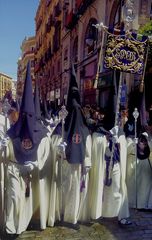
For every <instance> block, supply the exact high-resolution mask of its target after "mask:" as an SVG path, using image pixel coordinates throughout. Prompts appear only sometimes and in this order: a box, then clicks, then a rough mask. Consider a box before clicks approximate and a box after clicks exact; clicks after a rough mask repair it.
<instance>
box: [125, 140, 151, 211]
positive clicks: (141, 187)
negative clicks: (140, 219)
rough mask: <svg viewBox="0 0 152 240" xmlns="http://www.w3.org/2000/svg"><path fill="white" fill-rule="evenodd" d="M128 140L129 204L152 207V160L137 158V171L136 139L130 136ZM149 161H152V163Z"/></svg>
mask: <svg viewBox="0 0 152 240" xmlns="http://www.w3.org/2000/svg"><path fill="white" fill-rule="evenodd" d="M127 142H128V148H127V153H128V157H127V175H126V183H127V189H128V198H129V206H130V207H132V208H136V207H137V208H139V209H148V208H152V195H151V191H152V169H151V167H150V164H151V166H152V161H151V160H148V159H144V160H139V159H137V172H135V171H136V159H135V144H134V139H132V138H130V137H128V138H127ZM149 161H151V163H150V162H149ZM136 174H137V179H136ZM136 181H137V182H136ZM136 184H137V189H136ZM136 190H137V195H136Z"/></svg>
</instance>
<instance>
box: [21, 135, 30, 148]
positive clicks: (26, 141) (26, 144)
mask: <svg viewBox="0 0 152 240" xmlns="http://www.w3.org/2000/svg"><path fill="white" fill-rule="evenodd" d="M22 147H23V148H24V149H26V150H28V149H31V148H32V141H31V140H30V139H29V138H24V139H23V141H22Z"/></svg>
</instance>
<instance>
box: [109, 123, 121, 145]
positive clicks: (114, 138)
mask: <svg viewBox="0 0 152 240" xmlns="http://www.w3.org/2000/svg"><path fill="white" fill-rule="evenodd" d="M118 130H119V127H118V126H117V125H116V126H115V127H113V128H112V129H111V130H110V133H111V135H112V141H113V143H117V142H118Z"/></svg>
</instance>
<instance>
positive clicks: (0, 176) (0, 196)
mask: <svg viewBox="0 0 152 240" xmlns="http://www.w3.org/2000/svg"><path fill="white" fill-rule="evenodd" d="M9 127H10V124H9V120H8V118H7V129H8V128H9ZM3 137H5V116H4V115H2V114H0V141H1V139H2V138H3ZM2 154H3V153H2V150H0V216H1V217H0V229H2V228H3V226H4V222H5V219H4V164H3V157H2Z"/></svg>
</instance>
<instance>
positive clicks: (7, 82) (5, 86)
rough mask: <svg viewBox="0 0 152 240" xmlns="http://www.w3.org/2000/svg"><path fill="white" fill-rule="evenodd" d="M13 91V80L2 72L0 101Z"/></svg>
mask: <svg viewBox="0 0 152 240" xmlns="http://www.w3.org/2000/svg"><path fill="white" fill-rule="evenodd" d="M11 90H12V78H11V77H10V76H8V75H7V74H5V73H1V72H0V100H2V99H3V97H4V96H5V94H6V92H9V91H11Z"/></svg>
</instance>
